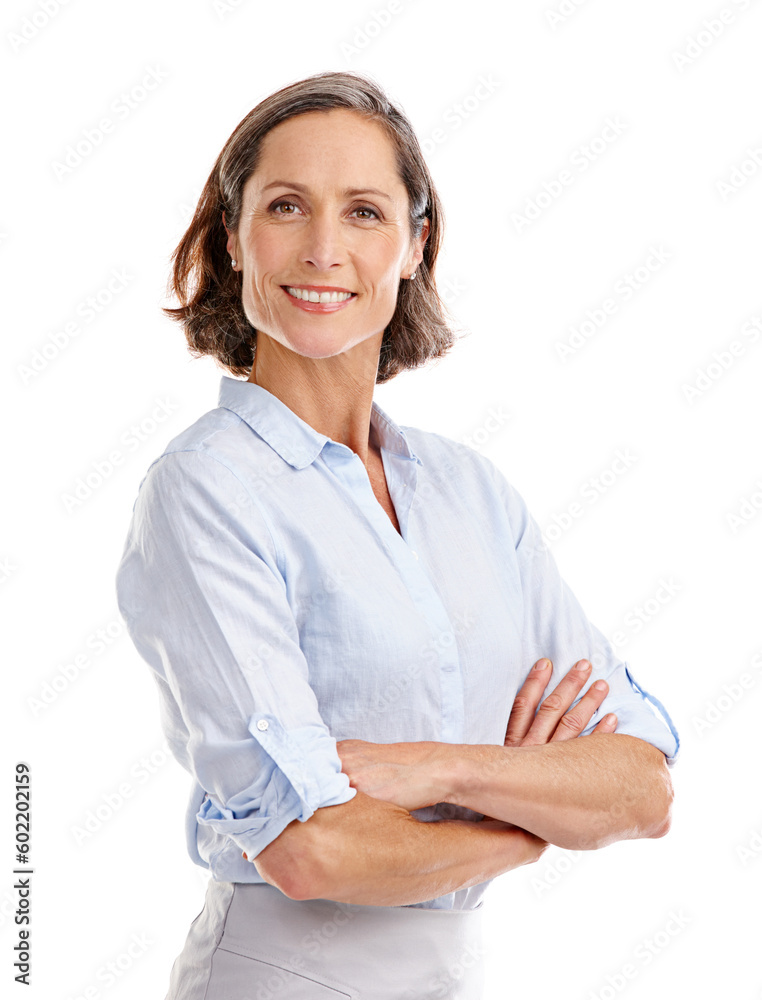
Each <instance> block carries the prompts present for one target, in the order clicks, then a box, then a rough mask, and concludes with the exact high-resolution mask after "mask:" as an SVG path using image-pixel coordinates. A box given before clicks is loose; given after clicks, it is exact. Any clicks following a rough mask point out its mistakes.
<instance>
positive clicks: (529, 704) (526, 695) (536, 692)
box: [503, 657, 552, 747]
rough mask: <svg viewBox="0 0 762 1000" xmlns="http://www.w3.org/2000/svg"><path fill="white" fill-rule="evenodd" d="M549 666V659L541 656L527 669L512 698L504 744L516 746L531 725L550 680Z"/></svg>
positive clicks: (550, 664)
mask: <svg viewBox="0 0 762 1000" xmlns="http://www.w3.org/2000/svg"><path fill="white" fill-rule="evenodd" d="M551 666H552V663H551V662H550V660H548V659H546V658H545V657H543V658H542V659H540V660H538V661H537V662H536V663H535V665H534V666H533V667H532V669H531V670H530V671H529V674H528V675H527V679H526V680H525V681H524V684H523V685H522V687H521V689H520V690H519V692H518V694H517V695H516V697H515V698H514V699H513V705H512V707H511V714H510V717H509V719H508V727H507V728H506V731H505V738H504V740H503V745H504V746H507V747H512V746H518V745H519V744H520V743H521V741H522V740H523V739H524V737H525V736H526V734H527V732H528V730H529V727H530V726H531V725H532V719H534V714H535V712H536V711H537V706H538V705H539V704H540V699H541V698H542V696H543V693H544V691H545V688H546V687H547V686H548V682H549V681H550V678H551V672H550V667H551Z"/></svg>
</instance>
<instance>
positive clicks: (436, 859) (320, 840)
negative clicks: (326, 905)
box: [255, 791, 546, 906]
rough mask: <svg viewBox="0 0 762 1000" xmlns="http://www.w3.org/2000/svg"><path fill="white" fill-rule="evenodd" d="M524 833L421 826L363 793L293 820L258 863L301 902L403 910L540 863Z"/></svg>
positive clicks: (454, 823) (450, 823) (537, 844)
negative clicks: (302, 820)
mask: <svg viewBox="0 0 762 1000" xmlns="http://www.w3.org/2000/svg"><path fill="white" fill-rule="evenodd" d="M545 846H546V845H545V844H544V842H542V841H541V840H539V839H538V838H537V837H535V836H533V835H532V834H530V833H527V832H526V831H525V830H514V829H506V828H504V827H498V825H497V824H489V823H474V822H468V821H462V820H441V821H437V822H431V823H422V822H420V821H419V820H417V819H415V818H414V817H413V816H411V815H410V813H409V812H408V810H407V809H403V808H402V807H400V806H396V805H393V804H392V803H390V802H383V801H380V800H378V799H374V798H371V797H370V796H367V795H364V794H363V793H362V792H359V791H358V793H357V795H356V796H355V797H354V798H353V799H352V800H350V802H347V803H344V804H342V805H340V806H328V807H325V808H322V809H318V810H317V812H315V814H314V815H313V816H311V817H310V819H308V820H307V821H306V822H305V823H299V822H298V821H295V822H294V823H291V824H290V825H289V826H288V827H287V828H286V829H285V830H284V831H283V833H282V834H281V835H280V836H279V837H278V838H277V839H276V840H275V841H273V843H272V844H270V845H269V846H268V847H267V848H266V849H265V851H263V852H261V854H260V855H259V856H258V857H257V858H256V859H255V863H256V864H257V868H258V869H259V870H260V872H261V873H262V875H263V878H265V879H266V880H267V881H268V882H272V883H273V884H276V885H278V888H280V889H281V890H282V891H283V892H285V893H286V894H287V895H289V896H291V897H292V898H295V899H334V900H338V901H339V902H345V903H359V904H363V905H372V906H403V905H405V904H407V903H420V902H423V901H425V900H428V899H434V898H436V897H437V896H442V895H445V894H447V893H450V892H455V891H456V890H458V889H465V888H468V887H469V886H472V885H476V884H478V883H479V882H484V881H486V880H487V879H491V878H495V877H496V876H497V875H501V874H503V873H504V872H507V871H510V870H511V869H513V868H517V867H519V866H521V865H524V864H528V863H530V862H532V861H535V860H537V859H538V858H539V857H540V855H541V854H542V851H543V850H544V848H545Z"/></svg>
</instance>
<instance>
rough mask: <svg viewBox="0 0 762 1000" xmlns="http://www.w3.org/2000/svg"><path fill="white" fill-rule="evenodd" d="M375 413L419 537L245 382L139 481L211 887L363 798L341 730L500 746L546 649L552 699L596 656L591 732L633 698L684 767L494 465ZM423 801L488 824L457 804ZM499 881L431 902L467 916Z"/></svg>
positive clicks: (173, 738) (354, 458) (427, 815)
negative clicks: (294, 832) (601, 691)
mask: <svg viewBox="0 0 762 1000" xmlns="http://www.w3.org/2000/svg"><path fill="white" fill-rule="evenodd" d="M370 422H371V435H372V437H371V440H372V441H373V442H377V443H378V444H379V445H380V447H381V454H382V457H383V463H384V471H385V473H386V480H387V485H388V488H389V493H390V495H391V498H392V501H393V503H394V508H395V511H396V514H397V519H398V521H399V525H400V529H401V534H400V533H398V532H397V531H396V529H395V528H394V525H393V524H392V522H391V520H390V518H389V516H388V515H387V514H386V512H385V511H384V509H383V508H382V507H381V505H380V504H379V502H378V500H377V499H376V496H375V494H374V493H373V490H372V488H371V484H370V480H369V479H368V475H367V472H366V470H365V466H364V465H363V463H362V461H361V459H360V458H359V456H358V455H356V454H355V453H354V452H353V451H352V450H351V449H350V448H349V447H348V446H347V445H344V444H341V443H339V442H337V441H333V440H332V439H331V438H329V437H326V436H325V435H324V434H320V433H318V432H317V431H316V430H315V429H314V428H312V427H311V426H310V425H309V424H307V423H306V422H305V421H303V420H302V419H301V418H300V417H298V416H297V415H296V414H295V413H294V412H293V411H292V410H290V409H289V408H288V407H287V406H286V405H285V404H284V403H283V402H281V401H280V400H279V399H278V398H277V397H276V396H274V395H273V394H272V393H270V392H268V391H267V390H266V389H263V388H262V387H261V386H258V385H255V384H254V383H251V382H246V381H242V380H239V379H235V378H232V377H230V376H227V375H225V376H222V379H221V384H220V392H219V406H218V407H217V408H216V409H213V410H210V411H209V412H208V413H205V414H204V415H203V416H201V417H200V418H199V419H198V420H197V421H196V422H195V423H194V424H192V425H191V426H190V427H188V428H187V429H186V430H184V431H183V432H182V433H181V434H179V435H178V436H177V437H175V438H173V439H172V440H171V441H170V442H169V444H168V445H167V447H166V449H165V451H164V452H163V454H162V455H160V456H159V457H158V458H156V459H155V460H154V462H153V463H152V464H151V465H150V466H149V468H148V471H147V473H146V475H145V477H144V478H143V480H142V482H141V484H140V488H139V491H138V496H137V500H136V502H135V506H134V509H133V514H132V522H131V524H130V528H129V532H128V536H127V540H126V544H125V548H124V553H123V556H122V559H121V562H120V564H119V568H118V572H117V578H116V583H117V598H118V604H119V609H120V611H121V613H122V615H123V617H124V619H125V622H126V625H127V628H128V631H129V634H130V636H131V638H132V640H133V642H134V643H135V646H136V647H137V650H138V652H139V653H140V655H141V656H142V657H143V659H144V660H146V662H147V663H148V665H149V666H150V668H151V670H152V674H153V676H154V678H155V680H156V682H157V684H158V687H159V694H160V699H161V709H162V726H163V729H164V732H165V734H166V737H167V740H168V742H169V746H170V747H171V750H172V752H173V754H174V755H175V757H176V758H177V760H178V761H179V762H180V764H181V765H182V766H183V767H184V768H185V769H186V770H187V771H188V772H189V773H190V774H191V775H192V778H193V787H192V794H191V797H190V803H189V807H188V812H187V817H186V832H187V842H188V849H189V852H190V855H191V857H192V858H193V860H194V861H195V862H196V863H197V864H199V865H202V866H204V867H206V868H209V869H211V873H212V877H213V878H214V879H216V880H217V881H230V882H261V881H262V879H261V877H260V876H259V873H258V872H257V869H256V867H255V866H254V865H253V864H252V863H251V861H245V860H244V859H243V857H242V852H243V851H246V853H247V854H248V855H249V857H250V858H253V857H256V855H257V854H258V853H259V852H260V851H261V850H263V848H264V847H266V846H267V845H268V844H269V843H270V842H271V841H273V840H274V839H275V838H276V837H277V836H278V835H279V834H280V833H281V832H282V831H283V830H284V829H285V827H286V826H288V824H289V823H291V822H292V821H293V820H299V821H305V820H307V819H309V818H310V816H312V814H313V813H314V812H315V810H316V809H320V808H321V807H322V806H331V805H336V804H338V803H342V802H347V801H348V800H349V799H351V798H352V797H353V796H354V795H355V794H356V792H355V790H354V789H353V788H351V787H350V786H349V780H348V778H347V775H346V774H344V773H343V772H342V770H341V761H340V758H339V756H338V754H337V751H336V741H337V740H342V739H349V738H354V739H362V740H370V741H372V742H376V743H394V742H408V741H417V740H436V741H440V742H445V743H489V744H496V745H500V746H502V745H503V739H504V736H505V729H506V725H507V723H508V716H509V714H510V711H511V706H512V704H513V700H514V697H515V695H516V693H517V691H518V690H519V688H520V687H521V685H522V683H523V682H524V680H525V678H526V676H527V673H528V672H529V670H530V668H531V667H532V665H533V664H534V662H535V661H536V660H538V659H540V657H543V656H547V657H549V658H550V659H551V660H552V661H553V665H554V666H553V675H552V678H551V681H550V683H549V687H548V693H549V692H550V690H552V688H553V687H554V686H555V685H556V684H557V683H558V681H559V680H560V679H561V677H562V676H563V675H564V674H565V673H566V672H567V671H568V670H569V669H570V667H571V666H572V665H573V664H574V663H575V662H576V661H577V660H579V659H581V658H582V657H585V658H587V659H589V660H590V661H591V662H592V664H593V672H592V675H591V677H590V679H589V681H588V683H587V684H586V685H585V687H584V688H583V691H582V692H581V693H580V696H579V697H582V694H583V693H584V691H586V690H587V688H588V687H589V685H590V684H592V683H593V682H594V681H595V680H596V679H597V678H599V677H603V678H605V680H607V681H608V683H609V685H610V688H611V690H610V693H609V695H608V696H607V698H606V700H605V701H604V703H603V705H602V706H601V708H600V709H599V711H598V712H597V713H596V715H595V716H594V717H593V719H592V720H591V722H590V725H589V726H588V727H587V729H586V730H585V733H589V732H590V731H591V730H592V729H593V728H594V726H595V725H597V723H598V722H599V721H600V719H601V718H602V717H603V715H604V714H605V713H606V712H609V711H611V712H616V714H617V716H618V719H619V723H618V726H617V732H619V733H627V734H629V735H631V736H637V737H640V738H641V739H643V740H646V741H647V742H649V743H652V744H653V745H654V746H656V747H658V748H659V749H660V750H661V751H662V752H663V753H664V754H665V755H666V758H667V761H668V763H669V764H670V765H671V764H672V763H674V760H675V759H676V756H677V753H678V749H679V737H678V734H677V732H676V730H675V727H674V725H673V724H672V721H671V719H670V718H669V716H668V714H667V712H666V710H665V709H664V708H663V706H661V704H660V703H659V702H658V701H657V700H656V699H655V698H653V697H652V696H651V695H650V694H648V692H647V691H645V690H644V689H643V688H642V687H640V686H639V685H638V684H637V683H636V682H635V680H634V679H633V676H632V672H631V671H630V669H629V667H628V664H627V663H625V662H623V661H622V660H620V659H619V658H618V656H617V655H616V653H615V652H614V650H613V648H612V646H611V644H610V643H609V642H608V640H607V639H606V638H605V637H604V636H603V634H602V633H601V632H599V631H598V629H596V628H595V627H594V626H593V625H592V624H591V623H590V622H589V621H588V619H587V618H586V616H585V614H584V612H583V610H582V608H581V607H580V605H579V603H578V601H577V600H576V598H575V597H574V595H573V593H572V592H571V590H570V589H569V587H568V586H567V584H566V583H565V582H564V580H563V579H562V578H561V577H560V575H559V571H558V568H557V566H556V563H555V561H554V559H553V557H552V555H551V554H550V552H549V550H548V549H547V547H546V546H545V544H544V542H543V539H542V536H541V532H540V528H539V526H538V524H537V523H536V522H535V520H534V519H533V518H532V517H531V515H530V514H529V512H528V510H527V507H526V505H525V503H524V500H523V499H522V497H521V496H520V494H519V493H518V492H517V491H516V490H515V489H514V488H513V487H512V486H511V485H510V484H509V483H508V482H507V481H506V479H505V477H504V476H503V474H502V473H501V472H500V471H499V470H498V468H497V467H496V466H495V465H494V464H493V463H492V462H491V461H490V460H489V459H487V458H486V457H485V456H483V455H481V454H479V453H478V452H477V451H475V450H473V449H472V448H469V447H467V446H465V445H462V444H459V443H458V442H456V441H453V440H451V439H449V438H447V437H444V436H442V435H441V434H435V433H432V432H430V431H424V430H419V429H417V428H414V427H399V426H398V425H397V424H396V423H394V421H393V420H392V419H391V418H390V417H389V416H388V415H387V414H386V413H385V412H384V411H383V410H382V409H381V408H380V407H379V406H378V404H377V403H375V402H374V403H373V408H372V413H371V421H370ZM413 815H414V816H416V817H417V818H418V819H420V820H422V821H425V822H430V821H436V820H439V819H445V818H455V819H472V820H478V819H480V818H481V813H476V812H473V811H472V810H470V809H465V808H460V807H457V806H453V805H451V804H447V803H440V804H438V805H436V806H429V807H427V808H425V809H419V810H416V811H415V812H414V813H413ZM487 885H489V881H487V882H482V883H480V884H479V885H476V886H472V887H470V888H468V889H461V890H459V891H457V892H452V893H449V894H447V895H445V896H440V897H438V898H436V899H432V900H429V901H427V902H423V903H416V904H413V905H416V906H421V907H431V908H441V909H450V908H454V909H470V908H473V907H475V906H476V905H477V904H478V903H479V902H480V900H481V897H482V895H483V893H484V891H485V889H486V887H487Z"/></svg>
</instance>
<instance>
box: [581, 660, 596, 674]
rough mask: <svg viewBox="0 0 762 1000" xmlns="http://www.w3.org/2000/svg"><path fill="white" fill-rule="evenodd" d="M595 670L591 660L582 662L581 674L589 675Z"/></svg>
mask: <svg viewBox="0 0 762 1000" xmlns="http://www.w3.org/2000/svg"><path fill="white" fill-rule="evenodd" d="M592 669H593V665H592V663H590V661H589V660H581V661H580V664H579V670H580V673H583V674H589V673H590V671H591V670H592Z"/></svg>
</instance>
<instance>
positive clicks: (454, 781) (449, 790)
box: [436, 743, 474, 806]
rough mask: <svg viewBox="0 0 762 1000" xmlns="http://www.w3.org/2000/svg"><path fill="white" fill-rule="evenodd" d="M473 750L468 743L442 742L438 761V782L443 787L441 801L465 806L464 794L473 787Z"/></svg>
mask: <svg viewBox="0 0 762 1000" xmlns="http://www.w3.org/2000/svg"><path fill="white" fill-rule="evenodd" d="M472 754H473V750H472V747H471V745H470V744H468V743H441V744H439V753H438V757H437V762H436V771H437V782H438V784H439V787H440V788H441V789H442V798H441V799H440V800H439V801H440V802H449V803H451V804H452V805H456V806H464V805H465V802H464V801H463V798H464V796H465V795H466V794H467V790H468V789H469V788H472V787H473V777H474V768H473V760H472Z"/></svg>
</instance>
